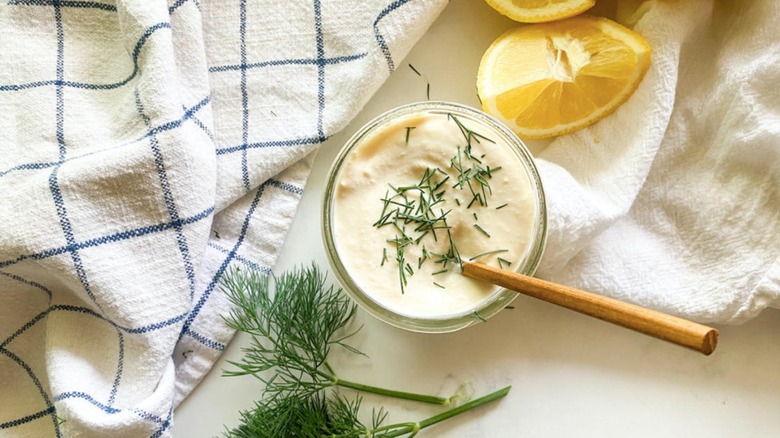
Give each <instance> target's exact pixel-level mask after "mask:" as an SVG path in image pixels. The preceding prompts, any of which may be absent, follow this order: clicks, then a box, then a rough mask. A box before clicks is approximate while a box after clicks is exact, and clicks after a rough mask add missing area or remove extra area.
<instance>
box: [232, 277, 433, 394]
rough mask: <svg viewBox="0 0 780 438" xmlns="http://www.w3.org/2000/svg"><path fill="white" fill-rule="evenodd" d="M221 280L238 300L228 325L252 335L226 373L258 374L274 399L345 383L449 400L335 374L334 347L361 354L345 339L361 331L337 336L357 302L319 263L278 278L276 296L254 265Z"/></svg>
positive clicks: (275, 282)
mask: <svg viewBox="0 0 780 438" xmlns="http://www.w3.org/2000/svg"><path fill="white" fill-rule="evenodd" d="M222 285H223V289H224V290H225V292H226V293H227V296H228V298H229V299H230V301H231V302H232V303H233V305H234V309H233V310H232V311H231V312H230V314H229V316H228V317H227V318H226V321H227V323H228V325H229V326H230V327H233V328H234V329H236V330H239V331H242V332H244V333H248V334H249V335H251V343H250V345H249V346H248V347H245V348H244V358H243V360H241V361H239V362H232V361H230V362H229V363H230V364H231V365H234V366H235V367H236V368H237V369H236V370H232V371H226V372H225V375H227V376H242V375H247V374H250V375H254V376H255V377H257V378H258V379H260V380H261V381H262V382H263V383H265V394H266V395H267V396H268V397H270V398H271V399H273V398H277V397H281V396H286V395H290V394H293V395H301V394H303V395H307V394H314V393H316V392H317V391H320V390H322V389H323V388H328V387H332V386H342V387H346V388H352V389H357V390H360V391H367V392H373V393H375V394H381V395H390V396H393V397H400V398H407V399H409V400H417V401H424V402H428V403H438V404H445V403H447V399H443V398H440V397H432V396H427V395H420V394H411V393H401V392H398V391H389V390H386V389H382V388H376V387H371V386H366V385H362V384H359V383H355V382H350V381H347V380H343V379H340V378H339V377H338V376H337V375H336V373H335V372H334V371H333V370H332V369H331V368H330V366H329V365H328V364H327V362H326V359H327V356H328V353H329V352H330V349H331V348H332V347H333V346H341V347H343V348H345V349H347V350H349V351H351V352H353V353H358V354H360V352H359V351H357V350H356V349H355V348H353V347H351V346H349V345H347V344H345V343H344V341H345V340H346V339H347V338H349V337H350V336H352V335H353V334H354V333H356V332H357V330H354V331H352V332H350V333H347V334H346V335H340V336H337V334H338V333H340V332H341V331H343V330H345V329H346V328H347V325H348V323H349V321H350V320H351V319H352V316H353V315H354V314H355V311H356V310H357V307H356V305H355V304H352V303H351V302H350V301H349V299H348V298H347V297H346V296H344V295H343V294H342V293H341V290H334V288H333V287H332V286H331V287H329V288H326V287H325V277H324V276H323V275H322V274H321V273H320V271H319V269H318V268H317V267H316V266H312V267H311V268H309V269H302V270H299V271H294V272H291V273H285V274H282V275H281V276H279V277H276V278H275V279H274V293H273V296H272V295H271V293H270V284H269V279H268V276H266V275H263V274H261V273H259V272H258V271H256V270H252V269H250V270H241V271H237V270H235V271H231V272H229V273H227V274H226V275H225V277H224V278H223V280H222ZM358 330H359V329H358ZM269 370H273V371H274V374H273V375H272V376H271V377H265V376H264V375H263V374H260V373H262V372H265V371H269ZM404 394H405V395H404Z"/></svg>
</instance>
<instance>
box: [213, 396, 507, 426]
mask: <svg viewBox="0 0 780 438" xmlns="http://www.w3.org/2000/svg"><path fill="white" fill-rule="evenodd" d="M510 389H511V386H507V387H505V388H502V389H499V390H498V391H494V392H492V393H490V394H488V395H485V396H483V397H480V398H477V399H474V400H472V401H470V402H467V403H464V404H462V405H460V406H457V407H454V408H451V409H449V410H447V411H444V412H442V413H440V414H437V415H434V416H432V417H428V418H426V419H424V420H422V421H416V422H415V421H406V422H399V423H393V424H385V422H386V421H387V411H385V410H384V409H383V408H380V409H374V410H373V411H372V415H371V422H370V424H368V425H367V424H364V423H363V422H362V421H361V420H360V418H359V417H360V409H361V405H362V402H363V401H362V398H360V397H357V398H356V399H354V400H350V399H348V398H346V397H345V396H343V395H341V394H338V393H331V394H330V395H329V396H325V395H322V394H313V395H311V396H309V397H305V398H296V397H286V398H283V399H280V400H277V401H275V402H273V403H256V404H255V406H254V407H253V408H252V409H250V410H246V411H242V412H241V424H240V425H239V426H238V427H236V428H234V429H230V430H227V431H225V434H224V436H225V437H227V438H322V437H329V438H364V437H373V438H395V437H406V438H412V437H414V436H416V435H417V434H418V433H419V432H420V431H421V430H423V429H426V428H428V427H431V426H433V425H435V424H437V423H441V422H442V421H445V420H448V419H450V418H452V417H454V416H456V415H460V414H463V413H465V412H468V411H470V410H472V409H474V408H477V407H480V406H482V405H484V404H487V403H490V402H492V401H494V400H498V399H500V398H502V397H505V396H506V395H507V394H508V393H509V390H510Z"/></svg>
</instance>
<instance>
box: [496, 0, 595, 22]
mask: <svg viewBox="0 0 780 438" xmlns="http://www.w3.org/2000/svg"><path fill="white" fill-rule="evenodd" d="M485 1H486V2H487V4H489V5H490V6H491V7H492V8H493V9H495V10H496V11H498V12H500V13H501V14H503V15H506V16H507V17H509V18H511V19H513V20H515V21H519V22H521V23H542V22H546V21H554V20H560V19H563V18H569V17H573V16H575V15H577V14H581V13H583V12H585V11H587V10H588V9H590V8H592V7H593V5H595V4H596V0H485Z"/></svg>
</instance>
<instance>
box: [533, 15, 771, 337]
mask: <svg viewBox="0 0 780 438" xmlns="http://www.w3.org/2000/svg"><path fill="white" fill-rule="evenodd" d="M634 4H637V5H638V6H639V7H637V8H635V9H630V8H623V7H622V6H623V5H622V4H618V8H617V11H618V18H620V19H622V20H623V21H624V22H625V23H626V24H627V25H629V26H634V25H635V26H634V27H635V29H636V30H637V31H638V32H639V33H640V34H642V35H643V36H644V37H645V38H646V39H647V40H648V42H649V43H650V46H651V47H652V48H653V54H652V65H651V67H650V71H649V72H648V73H647V76H646V77H645V79H644V81H643V82H642V84H641V85H640V87H639V89H637V91H636V92H635V94H634V95H633V96H632V97H631V98H630V99H629V100H628V101H627V102H626V103H625V104H624V105H623V106H621V107H620V108H619V109H618V110H617V112H615V113H614V114H613V115H612V116H610V117H608V118H606V119H604V120H602V121H601V122H599V123H597V124H596V125H594V126H593V127H591V128H589V129H586V130H583V131H580V132H578V133H575V134H573V135H567V136H564V137H560V138H558V139H557V140H556V141H554V142H553V143H552V144H551V145H550V147H548V148H547V149H546V150H545V151H544V152H543V153H542V154H541V155H540V160H539V166H540V172H541V175H542V178H543V182H544V184H545V190H546V192H547V195H548V200H549V203H550V204H549V208H550V235H549V243H548V245H547V251H546V254H545V257H544V260H543V266H542V267H541V269H540V271H539V275H541V276H544V277H548V278H550V279H553V280H556V281H559V282H562V283H566V284H570V285H573V286H578V287H581V288H584V289H587V290H592V291H595V292H599V293H603V294H607V295H611V296H614V297H617V298H620V299H624V300H628V301H632V302H636V303H639V304H641V305H644V306H648V307H652V308H656V309H660V310H663V311H666V312H670V313H673V314H677V315H680V316H684V317H687V318H691V319H694V320H698V321H705V322H720V323H739V322H743V321H746V320H747V319H749V318H751V317H754V316H756V315H757V314H758V313H759V312H760V311H761V310H762V309H764V308H766V307H770V306H772V307H780V259H778V257H780V91H779V89H778V87H777V84H778V83H780V70H778V68H777V66H778V65H780V5H779V4H778V3H777V2H775V1H772V0H764V1H729V2H718V1H711V0H699V1H681V2H674V1H672V2H669V1H647V2H642V3H639V2H634Z"/></svg>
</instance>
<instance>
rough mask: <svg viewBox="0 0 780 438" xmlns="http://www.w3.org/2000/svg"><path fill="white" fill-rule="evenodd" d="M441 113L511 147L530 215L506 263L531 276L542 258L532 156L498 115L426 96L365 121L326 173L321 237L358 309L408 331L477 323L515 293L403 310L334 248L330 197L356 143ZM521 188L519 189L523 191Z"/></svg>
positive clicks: (539, 198)
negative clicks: (437, 308) (514, 259)
mask: <svg viewBox="0 0 780 438" xmlns="http://www.w3.org/2000/svg"><path fill="white" fill-rule="evenodd" d="M445 114H446V115H448V120H450V117H452V120H456V119H457V120H459V121H462V122H463V123H467V124H468V126H470V127H472V128H474V129H473V130H474V131H476V128H479V132H480V133H484V132H487V133H489V135H490V136H491V138H492V139H496V140H499V141H497V142H496V145H501V144H503V145H505V146H506V147H508V148H509V149H510V150H511V154H510V156H511V157H515V158H516V159H517V160H518V162H519V163H520V165H521V168H522V169H523V170H524V171H525V173H526V176H527V178H528V184H526V186H527V187H526V188H527V189H528V190H530V192H531V193H530V198H531V199H532V204H533V206H534V216H533V219H532V223H531V225H530V227H529V228H530V235H529V236H528V239H527V244H526V246H525V249H524V254H523V255H522V257H520V259H519V263H513V264H512V265H511V268H513V269H514V270H515V271H516V272H519V273H522V274H526V275H533V274H534V272H535V271H536V268H537V266H538V265H539V261H540V259H541V257H542V253H543V251H544V246H545V241H546V236H547V213H546V204H545V198H544V191H543V188H542V182H541V180H540V178H539V174H538V172H537V170H536V166H535V164H534V160H533V156H532V155H531V153H530V152H529V150H528V149H527V148H526V146H525V145H524V144H523V142H522V141H521V140H520V139H519V138H518V137H517V136H516V135H515V134H514V133H512V132H511V131H510V130H509V129H508V128H507V127H506V126H504V125H503V124H502V123H501V122H499V121H498V120H496V119H494V118H493V117H491V116H489V115H487V114H485V113H484V112H482V111H479V110H476V109H474V108H471V107H467V106H464V105H461V104H457V103H451V102H438V101H427V102H419V103H412V104H408V105H404V106H401V107H398V108H395V109H392V110H390V111H387V112H386V113H384V114H382V115H380V116H378V117H376V118H375V119H373V120H371V121H370V122H368V123H367V124H365V125H364V126H363V127H362V128H361V129H360V130H358V132H357V133H355V134H354V135H353V136H352V137H351V138H350V139H349V140H348V141H347V142H346V144H345V145H344V146H343V148H342V149H341V151H340V152H339V154H338V156H337V158H336V160H335V162H334V163H333V165H332V167H331V169H330V171H329V173H328V178H327V185H326V188H325V193H324V196H323V204H322V235H323V241H324V244H325V249H326V253H327V256H328V261H329V263H330V267H331V270H332V272H333V273H334V275H335V276H336V278H337V279H338V281H339V282H340V283H341V285H342V287H343V288H344V290H345V291H346V292H347V294H348V295H349V296H350V297H351V298H352V299H354V300H355V302H357V304H358V305H359V306H360V307H361V308H363V309H364V310H365V311H367V312H368V313H369V314H371V315H373V316H374V317H376V318H378V319H380V320H381V321H384V322H386V323H388V324H391V325H393V326H395V327H399V328H403V329H406V330H410V331H414V332H423V333H446V332H452V331H455V330H460V329H462V328H465V327H468V326H470V325H473V324H476V323H479V322H481V321H484V320H486V319H488V318H490V317H491V316H493V315H495V314H496V313H498V312H499V311H501V310H502V309H504V308H505V307H506V306H507V305H509V304H510V303H511V302H512V300H514V298H515V297H516V296H517V293H516V292H513V291H509V290H506V289H502V288H499V287H496V288H495V289H494V290H493V291H492V293H490V294H489V295H488V296H487V297H485V298H483V299H481V300H479V301H478V302H475V303H474V305H473V306H471V307H469V308H468V309H466V310H463V311H459V312H456V313H447V312H445V313H442V314H439V315H432V316H427V315H426V316H419V315H408V314H404V313H402V312H399V311H397V310H394V309H392V308H390V307H391V306H388V305H385V304H383V303H382V302H381V300H378V299H376V298H375V297H374V296H372V294H371V293H370V292H371V291H367V290H365V289H364V287H361V285H360V284H359V283H360V282H359V281H357V280H356V278H355V276H354V275H353V273H352V272H350V267H349V266H347V264H346V263H345V262H344V254H343V253H340V251H346V249H344V248H345V247H346V244H343V245H340V244H339V236H338V235H337V233H336V232H335V228H336V227H335V224H334V220H335V216H336V215H335V210H336V208H337V207H336V202H335V198H336V193H337V190H338V186H339V184H338V183H339V179H340V177H341V175H342V173H343V170H344V166H345V163H346V162H347V161H348V157H350V155H351V154H353V152H354V151H355V150H356V148H358V147H360V146H361V145H362V144H363V143H364V142H368V141H369V140H370V141H372V142H376V141H377V140H376V138H381V137H382V136H377V133H381V132H382V130H383V129H385V128H387V127H391V126H396V127H397V125H398V123H402V122H404V121H405V120H407V119H408V118H410V117H415V118H417V117H418V116H419V117H420V118H424V117H426V116H434V115H436V116H441V115H445ZM475 127H476V128H475ZM410 129H411V128H409V127H407V128H406V142H407V144H409V135H410ZM412 132H413V131H412ZM491 147H501V146H491ZM460 154H461V151H460V149H458V155H460ZM394 165H398V166H405V165H409V163H404V162H403V160H401V159H399V160H398V162H397V163H395V164H394ZM526 188H523V190H525V189H526ZM458 205H460V203H458ZM475 217H476V216H475ZM365 220H366V221H370V222H374V221H375V220H376V217H367V218H366V219H365ZM353 234H355V233H350V235H353ZM345 238H346V237H345ZM391 258H392V257H391ZM384 260H385V259H383V263H384ZM378 262H379V260H377V263H376V265H377V269H379V263H378ZM410 268H411V266H410Z"/></svg>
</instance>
